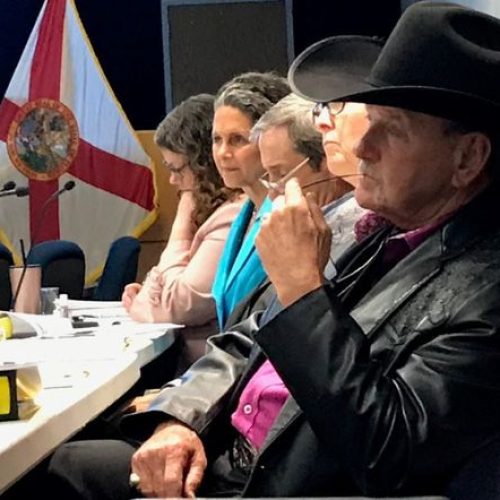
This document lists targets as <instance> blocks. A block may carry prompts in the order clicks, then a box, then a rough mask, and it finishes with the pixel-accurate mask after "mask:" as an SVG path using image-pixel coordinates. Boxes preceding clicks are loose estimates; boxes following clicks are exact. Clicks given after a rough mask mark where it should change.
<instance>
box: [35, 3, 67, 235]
mask: <svg viewBox="0 0 500 500" xmlns="http://www.w3.org/2000/svg"><path fill="white" fill-rule="evenodd" d="M65 12H66V0H48V2H47V6H46V8H45V12H44V14H43V18H42V21H41V23H40V28H39V31H38V39H37V43H36V48H35V53H34V55H33V61H32V63H31V76H30V90H29V100H30V101H31V100H34V99H39V98H41V97H47V98H50V99H55V100H57V101H58V100H59V99H60V86H61V61H62V47H63V37H64V15H65ZM29 187H30V233H31V238H32V240H33V238H36V240H37V242H38V241H45V240H58V239H59V238H60V230H59V203H58V201H57V199H55V200H54V201H53V202H51V203H50V205H48V206H47V207H46V211H45V213H44V214H43V222H42V221H41V222H42V226H41V227H38V221H39V220H40V217H41V215H40V214H41V210H42V209H43V208H44V203H45V201H46V200H47V199H48V198H49V196H51V195H52V194H53V193H55V192H56V191H57V190H58V189H59V182H58V181H57V180H54V181H47V182H41V181H33V180H30V183H29ZM35 243H36V242H35Z"/></svg>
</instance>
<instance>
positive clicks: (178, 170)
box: [163, 161, 189, 174]
mask: <svg viewBox="0 0 500 500" xmlns="http://www.w3.org/2000/svg"><path fill="white" fill-rule="evenodd" d="M163 165H164V166H165V167H166V169H167V170H168V171H169V172H170V173H171V174H181V173H182V172H183V170H184V169H185V168H186V167H188V166H189V163H188V162H186V163H184V164H183V165H181V166H180V167H174V166H173V165H172V164H170V163H167V162H166V161H164V162H163Z"/></svg>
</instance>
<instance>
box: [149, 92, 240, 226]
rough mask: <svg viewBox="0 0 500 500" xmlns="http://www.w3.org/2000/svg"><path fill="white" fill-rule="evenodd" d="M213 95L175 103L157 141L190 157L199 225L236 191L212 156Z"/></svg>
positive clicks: (194, 217)
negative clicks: (226, 180) (228, 184)
mask: <svg viewBox="0 0 500 500" xmlns="http://www.w3.org/2000/svg"><path fill="white" fill-rule="evenodd" d="M213 116H214V96H212V95H209V94H199V95H194V96H191V97H188V98H187V99H186V100H185V101H183V102H181V103H180V104H179V105H178V106H176V107H175V108H174V109H173V110H172V111H170V113H168V115H167V116H166V117H165V118H164V119H163V121H162V122H161V123H160V124H159V125H158V128H157V129H156V133H155V137H154V140H155V143H156V145H157V146H158V147H160V148H164V149H169V150H170V151H173V152H174V153H178V154H182V155H185V156H186V157H187V160H188V163H189V167H190V168H191V170H192V172H193V174H194V176H195V179H196V189H195V190H194V192H193V196H194V200H195V209H194V212H193V222H194V224H195V225H196V227H200V226H201V225H202V224H203V223H204V222H205V221H206V220H207V218H208V217H209V216H210V215H211V214H212V213H213V212H214V211H215V209H216V208H218V207H219V206H220V205H222V204H223V203H224V202H225V201H226V200H228V199H232V198H233V197H234V196H235V195H236V193H237V191H235V190H232V189H229V188H227V187H225V185H224V181H223V180H222V178H221V176H220V175H219V172H218V171H217V168H216V166H215V163H214V160H213V157H212V120H213Z"/></svg>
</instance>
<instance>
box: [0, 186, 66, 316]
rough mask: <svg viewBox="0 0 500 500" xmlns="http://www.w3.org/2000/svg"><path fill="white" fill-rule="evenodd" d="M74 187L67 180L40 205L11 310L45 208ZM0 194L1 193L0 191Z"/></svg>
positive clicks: (13, 306) (12, 305) (12, 306)
mask: <svg viewBox="0 0 500 500" xmlns="http://www.w3.org/2000/svg"><path fill="white" fill-rule="evenodd" d="M74 187H75V181H67V182H66V183H65V184H64V186H63V187H62V188H61V189H59V190H58V191H56V192H55V193H52V194H51V195H50V196H49V197H48V198H47V199H46V200H45V201H44V203H43V205H42V206H41V208H40V212H39V215H38V217H37V220H36V223H35V224H34V230H33V237H32V238H31V244H30V249H29V250H28V254H27V255H26V259H24V262H23V270H22V272H21V276H20V278H19V282H18V284H17V287H16V291H15V292H14V294H13V295H12V304H11V310H14V309H15V306H16V301H17V297H18V295H19V291H20V290H21V286H22V284H23V281H24V276H25V275H26V269H27V268H28V261H29V257H30V255H31V251H32V250H33V246H34V245H35V244H36V241H37V238H38V236H39V233H40V230H41V228H42V223H43V219H44V216H45V212H46V211H47V208H48V207H49V205H50V204H51V203H52V202H53V201H54V200H56V199H57V198H59V196H61V195H62V194H63V193H64V192H65V191H71V190H72V189H73V188H74ZM18 189H20V188H18ZM26 189H27V188H26ZM0 195H1V193H0Z"/></svg>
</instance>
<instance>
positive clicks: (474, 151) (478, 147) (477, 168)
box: [452, 132, 491, 189]
mask: <svg viewBox="0 0 500 500" xmlns="http://www.w3.org/2000/svg"><path fill="white" fill-rule="evenodd" d="M490 154H491V141H490V139H489V138H488V136H486V135H485V134H482V133H481V132H469V133H466V134H463V135H461V136H460V139H459V142H458V144H457V147H456V149H455V167H456V168H455V173H454V176H453V179H452V182H453V186H454V187H456V188H457V189H463V188H466V187H468V186H470V185H471V184H472V183H475V182H476V181H479V180H481V179H482V178H483V177H484V178H486V177H487V172H486V164H487V162H488V158H489V157H490Z"/></svg>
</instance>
